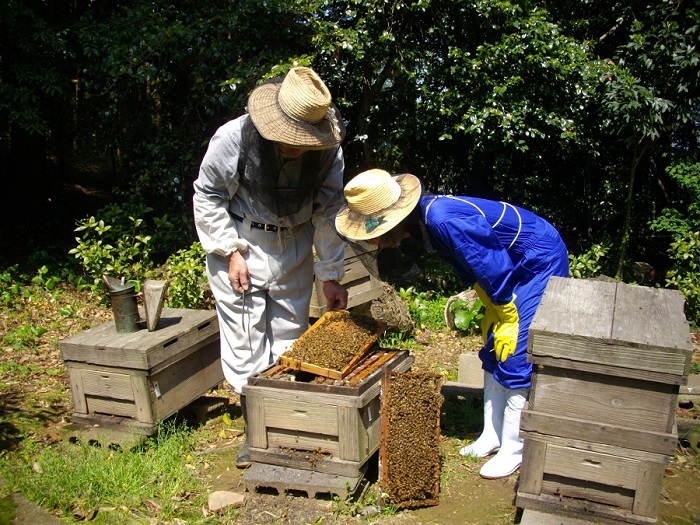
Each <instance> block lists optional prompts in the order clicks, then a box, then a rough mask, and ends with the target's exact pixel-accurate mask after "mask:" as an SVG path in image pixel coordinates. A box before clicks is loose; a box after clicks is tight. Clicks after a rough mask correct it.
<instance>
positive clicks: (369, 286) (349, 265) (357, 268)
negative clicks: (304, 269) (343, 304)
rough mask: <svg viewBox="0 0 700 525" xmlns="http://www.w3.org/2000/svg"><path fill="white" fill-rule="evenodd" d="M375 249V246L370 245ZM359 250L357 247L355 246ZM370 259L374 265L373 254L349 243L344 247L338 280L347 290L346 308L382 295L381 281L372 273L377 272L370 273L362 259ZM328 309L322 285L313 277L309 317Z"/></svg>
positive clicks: (317, 315)
mask: <svg viewBox="0 0 700 525" xmlns="http://www.w3.org/2000/svg"><path fill="white" fill-rule="evenodd" d="M371 248H372V250H376V247H371ZM357 250H359V248H357ZM363 258H364V259H366V260H367V261H372V263H373V265H374V266H376V263H377V261H376V258H375V257H374V256H373V255H371V254H370V255H367V254H365V253H364V252H358V253H356V252H355V248H353V247H352V246H350V245H349V244H348V245H346V247H345V262H344V263H343V267H344V268H345V276H344V277H343V279H342V280H341V281H340V284H342V285H343V286H344V287H345V288H346V289H347V291H348V306H347V307H348V308H353V307H355V306H359V305H361V304H364V303H367V302H369V301H372V300H374V299H376V298H377V297H379V296H381V295H382V291H383V289H382V283H381V281H380V280H379V279H377V278H376V277H375V276H374V275H377V274H378V272H376V271H374V272H373V273H374V275H372V274H371V273H370V272H369V271H368V270H367V267H366V266H365V264H364V263H363V262H362V260H363ZM316 261H318V257H317V256H316V253H315V252H314V262H316ZM327 311H328V305H327V303H326V297H325V296H324V295H323V286H322V283H321V281H320V280H319V279H318V278H317V277H315V278H314V287H313V290H312V292H311V303H310V307H309V317H321V316H322V315H323V314H325V313H326V312H327Z"/></svg>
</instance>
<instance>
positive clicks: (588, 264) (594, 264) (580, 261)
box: [569, 244, 610, 279]
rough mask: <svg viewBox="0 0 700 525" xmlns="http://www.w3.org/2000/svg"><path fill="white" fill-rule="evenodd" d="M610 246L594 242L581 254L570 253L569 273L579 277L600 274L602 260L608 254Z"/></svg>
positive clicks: (585, 277)
mask: <svg viewBox="0 0 700 525" xmlns="http://www.w3.org/2000/svg"><path fill="white" fill-rule="evenodd" d="M609 250H610V248H609V247H608V246H604V245H602V244H594V245H593V246H591V247H590V248H589V249H588V251H586V252H583V253H581V254H579V255H574V254H573V253H570V254H569V274H570V275H571V277H575V278H577V279H587V278H590V277H595V276H597V275H599V274H600V269H601V262H600V261H601V260H602V259H604V258H605V256H606V255H607V254H608V251H609Z"/></svg>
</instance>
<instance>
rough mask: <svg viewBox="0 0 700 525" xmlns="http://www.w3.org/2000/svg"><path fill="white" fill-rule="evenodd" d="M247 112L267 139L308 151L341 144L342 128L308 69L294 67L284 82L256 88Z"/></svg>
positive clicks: (328, 96) (327, 94)
mask: <svg viewBox="0 0 700 525" xmlns="http://www.w3.org/2000/svg"><path fill="white" fill-rule="evenodd" d="M248 113H250V117H251V118H252V119H253V124H255V127H256V128H257V130H258V131H259V132H260V134H261V135H262V136H263V137H264V138H266V139H267V140H271V141H273V142H281V143H283V144H288V145H290V146H297V147H303V148H307V149H327V148H330V147H332V146H335V145H336V144H339V143H340V142H342V140H343V137H345V126H344V125H343V122H342V120H341V117H340V112H339V111H338V108H336V107H335V106H334V105H333V104H332V103H331V94H330V91H328V88H327V87H326V84H324V83H323V80H321V78H320V77H319V76H318V75H317V74H316V72H314V71H313V70H312V69H309V68H308V67H295V68H293V69H291V70H290V71H289V73H287V75H286V76H285V77H284V79H281V78H276V79H273V80H271V81H269V82H266V83H265V84H262V85H260V86H258V87H256V88H255V89H254V90H253V92H252V93H251V94H250V97H248Z"/></svg>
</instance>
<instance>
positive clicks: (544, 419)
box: [520, 409, 678, 492]
mask: <svg viewBox="0 0 700 525" xmlns="http://www.w3.org/2000/svg"><path fill="white" fill-rule="evenodd" d="M520 431H521V433H523V435H527V434H526V433H531V434H543V435H554V436H560V437H566V438H574V439H581V440H584V441H593V442H595V443H605V444H608V445H612V446H616V447H621V448H632V449H635V450H645V451H647V452H653V453H656V454H665V455H668V456H673V454H674V453H675V451H676V445H677V441H678V436H677V435H676V434H675V433H666V432H650V431H645V430H639V429H636V428H629V427H623V426H620V425H614V424H611V423H605V422H591V421H586V420H583V419H581V418H578V417H570V416H564V415H558V414H550V413H543V412H537V411H534V410H528V409H526V410H523V411H522V413H521V417H520ZM521 472H522V470H521ZM528 492H533V491H532V490H529V491H528Z"/></svg>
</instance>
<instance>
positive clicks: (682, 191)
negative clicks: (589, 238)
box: [649, 157, 700, 326]
mask: <svg viewBox="0 0 700 525" xmlns="http://www.w3.org/2000/svg"><path fill="white" fill-rule="evenodd" d="M666 171H667V174H668V176H669V178H670V179H671V181H672V182H673V183H674V184H676V185H677V186H678V191H677V195H678V198H677V199H676V200H674V201H673V202H672V203H671V204H670V205H669V206H667V207H665V208H664V209H663V210H661V213H660V214H659V216H658V217H656V218H655V219H653V220H652V221H650V222H649V227H650V228H651V229H652V230H653V231H657V232H660V233H661V234H662V235H664V236H668V237H670V239H671V241H670V243H669V245H668V256H669V260H670V261H671V265H670V269H669V270H668V272H667V273H666V285H667V286H668V287H670V288H675V289H677V290H680V291H681V292H682V293H683V295H684V296H685V300H686V316H687V317H688V319H689V321H690V322H692V323H693V324H694V325H696V326H697V325H698V323H699V322H700V267H698V264H697V262H696V261H697V260H700V259H698V256H700V242H699V241H700V238H699V237H700V233H699V232H700V162H697V161H695V160H694V159H692V158H684V157H678V158H674V159H672V161H671V162H670V164H669V166H668V168H667V170H666Z"/></svg>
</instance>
